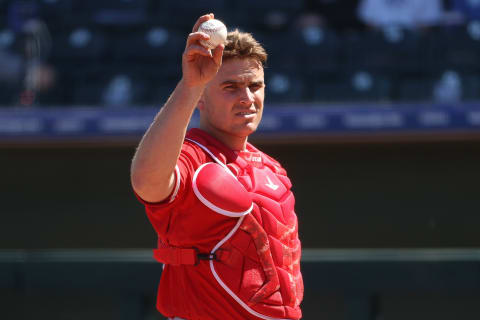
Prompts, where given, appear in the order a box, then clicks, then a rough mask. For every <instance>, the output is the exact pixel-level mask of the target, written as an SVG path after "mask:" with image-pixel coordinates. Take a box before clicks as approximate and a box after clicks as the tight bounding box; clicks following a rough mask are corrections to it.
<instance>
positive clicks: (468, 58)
mask: <svg viewBox="0 0 480 320" xmlns="http://www.w3.org/2000/svg"><path fill="white" fill-rule="evenodd" d="M428 48H429V50H428V52H427V53H428V60H427V62H428V63H427V67H428V70H429V71H430V72H435V71H437V70H439V69H442V68H452V69H455V70H459V71H461V72H473V71H476V72H478V71H480V22H478V21H477V22H472V23H470V24H468V25H466V26H460V27H444V28H439V29H438V30H434V32H431V33H430V34H429V37H428Z"/></svg>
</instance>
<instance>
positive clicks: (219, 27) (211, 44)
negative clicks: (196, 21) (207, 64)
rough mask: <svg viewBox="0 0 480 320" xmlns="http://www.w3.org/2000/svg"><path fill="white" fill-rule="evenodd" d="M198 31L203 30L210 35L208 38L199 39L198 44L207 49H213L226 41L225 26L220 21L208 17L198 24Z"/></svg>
mask: <svg viewBox="0 0 480 320" xmlns="http://www.w3.org/2000/svg"><path fill="white" fill-rule="evenodd" d="M198 31H200V32H204V33H206V34H208V35H209V36H210V39H209V40H207V41H205V40H200V44H201V45H202V46H204V47H205V48H207V49H215V48H216V47H217V46H218V45H220V44H222V43H225V42H226V41H227V27H225V25H224V24H223V22H222V21H220V20H217V19H210V20H207V21H205V22H204V23H202V24H201V25H200V27H199V28H198Z"/></svg>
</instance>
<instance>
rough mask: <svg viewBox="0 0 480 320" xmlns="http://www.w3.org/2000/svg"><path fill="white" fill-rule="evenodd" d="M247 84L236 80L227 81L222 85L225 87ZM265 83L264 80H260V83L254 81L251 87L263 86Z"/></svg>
mask: <svg viewBox="0 0 480 320" xmlns="http://www.w3.org/2000/svg"><path fill="white" fill-rule="evenodd" d="M243 83H245V82H244V81H235V80H226V81H224V82H222V83H221V85H222V86H224V85H238V84H243ZM263 84H264V82H263V81H262V80H258V81H252V82H250V83H249V86H251V85H263Z"/></svg>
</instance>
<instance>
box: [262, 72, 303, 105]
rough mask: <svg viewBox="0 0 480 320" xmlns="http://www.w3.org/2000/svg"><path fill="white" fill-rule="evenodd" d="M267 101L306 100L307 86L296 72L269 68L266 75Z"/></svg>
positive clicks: (287, 101)
mask: <svg viewBox="0 0 480 320" xmlns="http://www.w3.org/2000/svg"><path fill="white" fill-rule="evenodd" d="M265 83H266V88H265V97H266V102H267V103H298V102H304V101H305V96H306V94H307V88H306V86H305V84H304V82H303V79H302V78H301V77H299V76H298V75H297V74H295V73H288V72H282V71H278V70H271V71H270V70H267V72H266V75H265Z"/></svg>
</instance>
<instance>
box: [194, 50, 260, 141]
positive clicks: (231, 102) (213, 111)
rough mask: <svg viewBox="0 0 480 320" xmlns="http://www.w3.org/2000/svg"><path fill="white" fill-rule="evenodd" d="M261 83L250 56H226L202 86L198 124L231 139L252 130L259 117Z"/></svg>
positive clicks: (258, 69) (257, 64)
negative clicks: (213, 76)
mask: <svg viewBox="0 0 480 320" xmlns="http://www.w3.org/2000/svg"><path fill="white" fill-rule="evenodd" d="M264 97H265V83H264V74H263V67H262V65H261V64H260V63H259V62H258V61H256V60H254V59H236V58H234V59H230V60H227V61H225V62H223V63H222V66H221V67H220V70H219V71H218V73H217V75H216V76H215V78H214V79H212V80H211V81H210V82H209V84H208V85H207V87H206V88H205V90H204V92H203V95H202V98H201V99H200V101H199V103H198V108H199V110H200V117H201V127H202V128H203V129H206V130H207V131H209V132H211V133H213V134H214V135H215V134H219V135H222V136H225V135H226V136H232V138H244V137H247V136H248V135H249V134H251V133H253V132H254V131H255V130H256V129H257V127H258V124H259V123H260V120H261V119H262V112H263V100H264Z"/></svg>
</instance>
